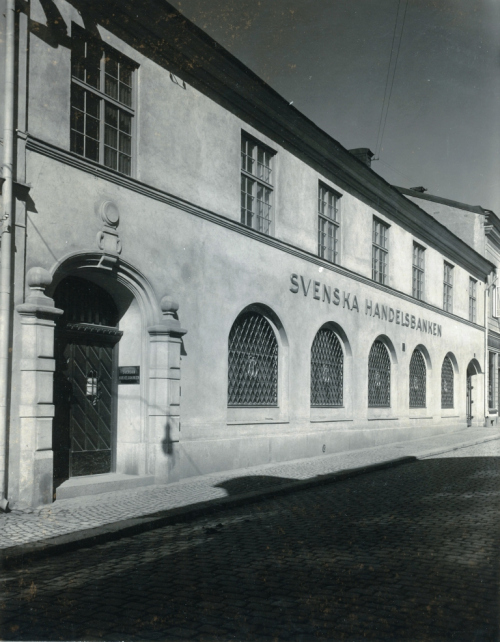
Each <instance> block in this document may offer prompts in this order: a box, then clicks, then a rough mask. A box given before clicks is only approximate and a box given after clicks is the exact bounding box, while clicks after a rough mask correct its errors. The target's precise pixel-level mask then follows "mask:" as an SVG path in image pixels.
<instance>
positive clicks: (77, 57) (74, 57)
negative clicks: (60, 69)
mask: <svg viewBox="0 0 500 642" xmlns="http://www.w3.org/2000/svg"><path fill="white" fill-rule="evenodd" d="M71 48H72V51H71V73H72V74H73V76H75V77H76V78H78V79H80V80H83V81H84V80H85V41H84V40H81V39H79V38H73V42H72V45H71Z"/></svg>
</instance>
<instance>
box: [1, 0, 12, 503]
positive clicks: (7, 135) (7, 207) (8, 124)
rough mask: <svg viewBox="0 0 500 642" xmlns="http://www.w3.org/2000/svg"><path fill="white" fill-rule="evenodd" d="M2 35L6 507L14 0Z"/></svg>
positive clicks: (3, 459)
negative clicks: (3, 81)
mask: <svg viewBox="0 0 500 642" xmlns="http://www.w3.org/2000/svg"><path fill="white" fill-rule="evenodd" d="M6 9H7V10H6V15H5V17H6V32H5V35H6V38H5V89H4V91H5V94H4V95H5V110H4V118H5V122H4V136H3V167H2V174H3V179H4V182H3V187H2V196H3V205H4V207H3V215H2V250H1V251H2V256H1V263H0V270H1V271H0V509H1V510H3V511H7V510H8V507H9V500H8V499H7V434H8V414H9V409H8V405H7V404H8V399H9V363H10V354H9V340H10V322H11V315H12V306H11V282H12V276H11V262H12V213H13V203H14V200H13V190H12V187H13V168H14V49H15V33H14V29H15V10H16V6H15V0H7V7H6Z"/></svg>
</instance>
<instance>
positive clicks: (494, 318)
mask: <svg viewBox="0 0 500 642" xmlns="http://www.w3.org/2000/svg"><path fill="white" fill-rule="evenodd" d="M397 189H398V190H399V191H400V192H401V193H402V194H404V195H405V196H406V197H407V198H408V199H409V200H411V201H413V202H414V203H417V204H418V205H419V206H420V207H421V208H422V209H424V210H425V211H426V212H428V213H429V214H431V216H433V217H434V218H435V219H436V220H438V221H440V222H441V223H442V224H443V225H445V226H446V227H447V228H448V229H450V230H451V231H452V232H453V233H454V234H456V235H457V236H458V237H459V238H461V239H462V240H463V241H465V242H466V243H467V244H468V245H470V247H472V248H474V249H475V250H476V251H477V252H479V253H480V254H482V255H483V256H484V257H486V258H487V259H488V260H489V261H490V262H491V263H492V264H493V265H494V266H495V269H494V271H493V272H492V274H491V275H490V279H489V282H488V284H487V287H486V288H485V290H484V297H485V308H484V309H485V313H486V314H485V319H484V323H485V330H486V337H485V344H486V345H487V350H485V353H484V364H483V371H484V373H485V379H486V384H485V400H484V404H483V405H482V407H481V410H482V409H483V407H484V412H485V421H486V422H487V423H488V424H490V425H496V424H497V423H498V409H499V406H500V302H499V294H500V283H499V282H498V276H499V274H500V219H499V218H498V216H497V215H496V214H495V213H494V212H492V211H491V210H487V209H484V208H483V207H481V206H480V205H467V204H466V203H459V202H457V201H452V200H450V199H446V198H441V197H439V196H433V195H431V194H426V193H425V192H426V191H427V190H425V189H423V188H417V189H416V190H415V189H405V188H402V187H398V188H397ZM419 190H420V191H419ZM452 280H453V270H452V266H451V265H450V266H449V267H448V268H447V267H445V268H444V273H443V282H444V283H445V284H446V282H450V281H452ZM470 287H471V294H473V284H472V283H471V286H470ZM444 288H445V290H446V288H447V286H446V285H444ZM444 305H445V306H446V301H445V302H444ZM473 312H474V309H473V307H472V306H471V307H470V309H469V318H470V317H471V315H472V314H473Z"/></svg>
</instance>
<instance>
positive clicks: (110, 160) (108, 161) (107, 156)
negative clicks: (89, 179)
mask: <svg viewBox="0 0 500 642" xmlns="http://www.w3.org/2000/svg"><path fill="white" fill-rule="evenodd" d="M116 159H117V152H116V150H114V149H111V148H110V147H105V148H104V164H105V165H106V167H111V169H116Z"/></svg>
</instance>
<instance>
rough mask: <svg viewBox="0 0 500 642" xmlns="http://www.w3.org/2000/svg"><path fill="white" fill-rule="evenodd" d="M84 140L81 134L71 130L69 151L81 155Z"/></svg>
mask: <svg viewBox="0 0 500 642" xmlns="http://www.w3.org/2000/svg"><path fill="white" fill-rule="evenodd" d="M83 150H84V142H83V134H78V133H77V132H74V131H72V132H71V151H72V152H75V153H76V154H80V156H83Z"/></svg>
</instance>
